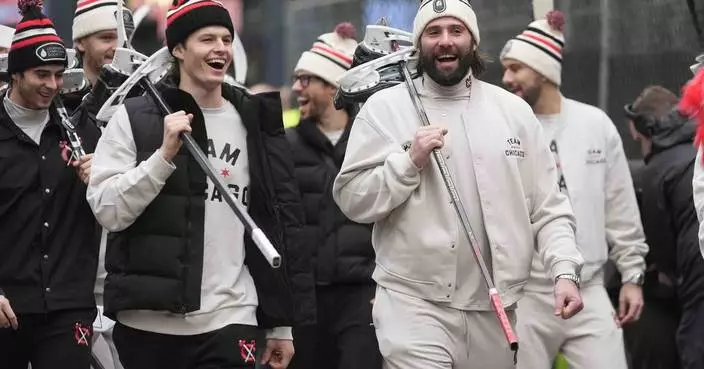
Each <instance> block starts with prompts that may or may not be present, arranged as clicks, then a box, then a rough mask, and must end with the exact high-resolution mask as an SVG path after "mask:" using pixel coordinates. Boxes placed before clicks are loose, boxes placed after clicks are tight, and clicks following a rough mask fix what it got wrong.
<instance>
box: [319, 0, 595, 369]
mask: <svg viewBox="0 0 704 369" xmlns="http://www.w3.org/2000/svg"><path fill="white" fill-rule="evenodd" d="M414 40H415V43H416V46H417V47H418V49H419V53H420V57H421V60H422V61H421V68H422V70H423V71H424V73H423V74H422V76H421V77H420V78H417V79H415V80H414V81H413V82H414V83H415V85H416V86H417V88H418V90H419V93H420V94H421V100H422V101H423V104H424V106H425V107H426V108H427V111H428V115H429V118H430V120H431V122H433V125H432V126H431V127H420V122H419V119H418V116H417V115H416V113H415V110H414V107H413V104H412V101H411V99H410V97H409V93H408V90H407V88H406V86H405V85H404V84H399V85H397V86H395V87H391V88H389V89H386V90H383V91H380V92H377V93H376V94H374V95H372V96H371V98H369V100H367V102H366V103H365V105H364V106H363V108H362V110H361V112H360V113H359V114H358V115H357V117H356V119H355V122H354V124H353V127H352V131H351V134H350V139H349V144H348V147H347V152H346V154H345V160H344V162H343V164H342V169H341V171H340V173H339V175H338V177H337V178H336V181H335V184H334V186H333V196H334V198H335V201H336V202H337V204H338V205H339V206H340V208H341V209H342V211H343V212H344V213H345V214H346V215H347V216H348V217H349V218H351V219H352V220H354V221H357V222H360V223H374V231H373V236H372V241H373V245H374V248H375V251H376V269H375V271H374V274H373V278H374V280H375V281H376V282H377V283H378V286H379V287H378V288H377V291H376V296H375V303H374V308H373V313H372V318H373V322H374V326H375V328H376V334H377V338H378V341H379V348H380V351H381V353H382V356H383V358H384V368H387V369H400V368H403V369H451V368H457V369H473V368H477V369H479V368H481V369H484V368H492V369H504V368H506V369H508V368H513V367H514V363H513V354H512V353H511V351H510V350H509V348H508V344H507V343H506V340H505V338H504V336H503V333H502V330H501V327H500V324H499V322H498V320H497V318H496V316H495V315H494V313H493V312H492V311H491V310H492V309H491V305H490V302H489V298H488V290H487V287H486V284H485V281H484V279H483V277H482V274H481V272H480V269H479V267H478V265H477V263H476V261H475V260H474V257H473V255H472V250H471V246H470V243H469V242H468V240H467V239H466V238H465V236H464V234H463V233H462V231H461V230H460V223H459V219H458V217H457V215H456V214H455V212H454V211H453V205H452V204H451V202H450V196H449V194H448V191H447V190H446V188H445V186H444V185H443V180H442V178H441V174H440V171H439V169H438V167H437V165H436V164H435V163H433V162H431V161H430V160H429V159H430V153H431V152H432V150H433V149H434V148H442V149H443V151H444V154H445V155H446V158H447V161H448V165H449V167H450V170H451V172H452V173H453V176H454V179H455V182H456V185H457V188H458V191H459V195H460V197H461V199H462V202H463V203H464V204H465V205H466V206H467V211H468V216H469V219H470V223H471V226H472V229H474V230H476V231H477V238H478V239H479V245H478V246H479V247H480V248H481V250H482V255H483V257H484V259H485V261H486V263H487V265H488V266H489V268H490V270H491V274H492V277H493V279H494V282H495V284H496V286H497V287H498V289H499V291H500V292H501V297H502V299H503V302H504V304H505V306H506V307H507V310H508V315H509V319H510V320H511V322H512V323H513V324H515V311H514V309H513V307H515V304H516V302H517V301H518V299H519V298H520V297H521V295H522V289H523V285H524V284H525V283H526V280H527V279H528V272H529V270H530V263H531V259H532V256H533V254H534V253H535V251H536V250H537V251H538V253H539V254H540V255H541V256H542V261H543V262H544V263H545V265H549V269H550V270H549V273H550V276H551V277H552V278H553V281H554V282H555V283H554V284H555V300H554V302H555V304H554V311H555V312H556V315H562V317H563V318H569V317H571V316H573V315H574V314H576V313H577V312H578V311H579V310H581V307H582V302H581V297H580V294H579V290H578V287H577V285H576V283H575V282H573V280H575V281H576V280H578V279H579V278H578V275H579V271H580V269H581V266H582V263H583V260H582V256H581V254H580V253H579V251H578V249H577V247H576V244H575V238H574V237H575V236H574V218H573V215H572V212H571V208H570V206H569V202H568V200H567V198H566V197H565V196H564V195H561V194H560V192H559V190H558V188H557V176H556V168H555V162H554V160H553V159H552V156H551V154H550V152H549V150H548V147H547V143H546V142H545V139H544V137H543V134H542V131H541V129H540V124H539V122H538V121H537V119H536V118H535V116H534V115H533V113H532V112H531V110H530V107H529V106H528V105H527V104H526V103H525V102H524V101H522V100H521V99H520V98H517V97H516V96H513V95H512V94H510V93H508V92H507V91H505V90H503V89H501V88H499V87H496V86H493V85H490V84H487V83H485V82H482V81H480V80H478V79H477V78H476V76H477V75H479V74H480V73H481V72H482V71H483V69H484V65H483V63H482V61H481V59H480V58H479V56H478V54H477V46H478V45H479V28H478V25H477V18H476V15H475V13H474V11H473V10H472V7H471V6H470V4H469V2H468V1H466V0H434V1H429V0H428V1H424V2H423V3H421V6H420V8H419V10H418V14H417V15H416V18H415V21H414ZM406 149H407V150H406ZM535 240H537V244H536V242H535Z"/></svg>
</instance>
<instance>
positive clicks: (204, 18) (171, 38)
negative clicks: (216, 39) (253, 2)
mask: <svg viewBox="0 0 704 369" xmlns="http://www.w3.org/2000/svg"><path fill="white" fill-rule="evenodd" d="M208 26H223V27H225V28H227V29H228V30H230V33H231V34H232V35H233V36H234V34H235V27H234V26H233V25H232V18H231V17H230V13H229V12H228V11H227V9H225V7H224V6H223V5H222V3H221V2H219V1H216V0H174V2H173V5H171V7H170V8H169V11H168V12H167V13H166V45H167V46H168V47H169V51H170V52H172V51H173V50H174V47H176V45H178V44H179V43H181V42H184V41H186V39H187V38H188V36H190V35H191V33H193V32H195V31H197V30H199V29H201V28H203V27H208Z"/></svg>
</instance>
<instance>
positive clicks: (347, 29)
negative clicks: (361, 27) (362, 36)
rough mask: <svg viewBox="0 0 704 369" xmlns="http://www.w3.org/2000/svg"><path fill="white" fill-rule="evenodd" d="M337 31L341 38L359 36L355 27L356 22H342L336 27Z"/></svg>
mask: <svg viewBox="0 0 704 369" xmlns="http://www.w3.org/2000/svg"><path fill="white" fill-rule="evenodd" d="M335 33H337V34H338V35H339V36H340V37H341V38H343V39H346V38H351V39H354V38H356V37H357V29H355V28H354V24H352V23H350V22H345V23H340V24H338V25H337V26H336V27H335Z"/></svg>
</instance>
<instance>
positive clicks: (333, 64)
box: [294, 23, 358, 87]
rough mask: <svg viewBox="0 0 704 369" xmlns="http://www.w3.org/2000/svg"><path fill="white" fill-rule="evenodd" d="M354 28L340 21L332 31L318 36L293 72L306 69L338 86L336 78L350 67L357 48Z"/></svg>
mask: <svg viewBox="0 0 704 369" xmlns="http://www.w3.org/2000/svg"><path fill="white" fill-rule="evenodd" d="M354 37H355V28H354V26H353V25H352V24H351V23H341V24H338V25H337V27H335V31H334V32H330V33H326V34H324V35H321V36H320V37H318V39H317V40H316V41H315V43H313V47H312V48H311V49H310V50H309V51H304V52H303V55H301V58H300V59H298V63H297V64H296V68H294V72H296V73H298V72H300V71H306V72H308V73H311V74H313V75H315V76H318V77H320V78H322V79H324V80H325V81H326V82H328V83H329V84H331V85H333V86H335V87H338V86H339V85H338V84H337V79H338V78H339V77H340V76H341V75H342V74H343V73H345V72H346V71H347V70H348V69H350V65H352V57H353V56H354V51H355V49H356V48H357V44H358V42H357V41H355V39H354Z"/></svg>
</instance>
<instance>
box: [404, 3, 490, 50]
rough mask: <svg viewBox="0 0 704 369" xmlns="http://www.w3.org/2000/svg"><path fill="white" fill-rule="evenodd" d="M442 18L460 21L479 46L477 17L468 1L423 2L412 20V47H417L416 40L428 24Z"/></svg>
mask: <svg viewBox="0 0 704 369" xmlns="http://www.w3.org/2000/svg"><path fill="white" fill-rule="evenodd" d="M442 17H454V18H457V19H459V20H460V21H462V23H464V24H465V25H466V26H467V28H468V29H469V32H471V33H472V36H473V37H474V42H475V43H476V44H477V45H479V24H478V23H477V15H476V14H475V13H474V9H472V5H470V4H469V0H423V2H422V3H421V4H420V8H418V13H417V14H416V18H415V20H413V46H415V47H418V40H420V36H421V35H422V34H423V31H424V30H425V27H426V26H428V23H430V22H432V21H433V20H435V19H438V18H442Z"/></svg>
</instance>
